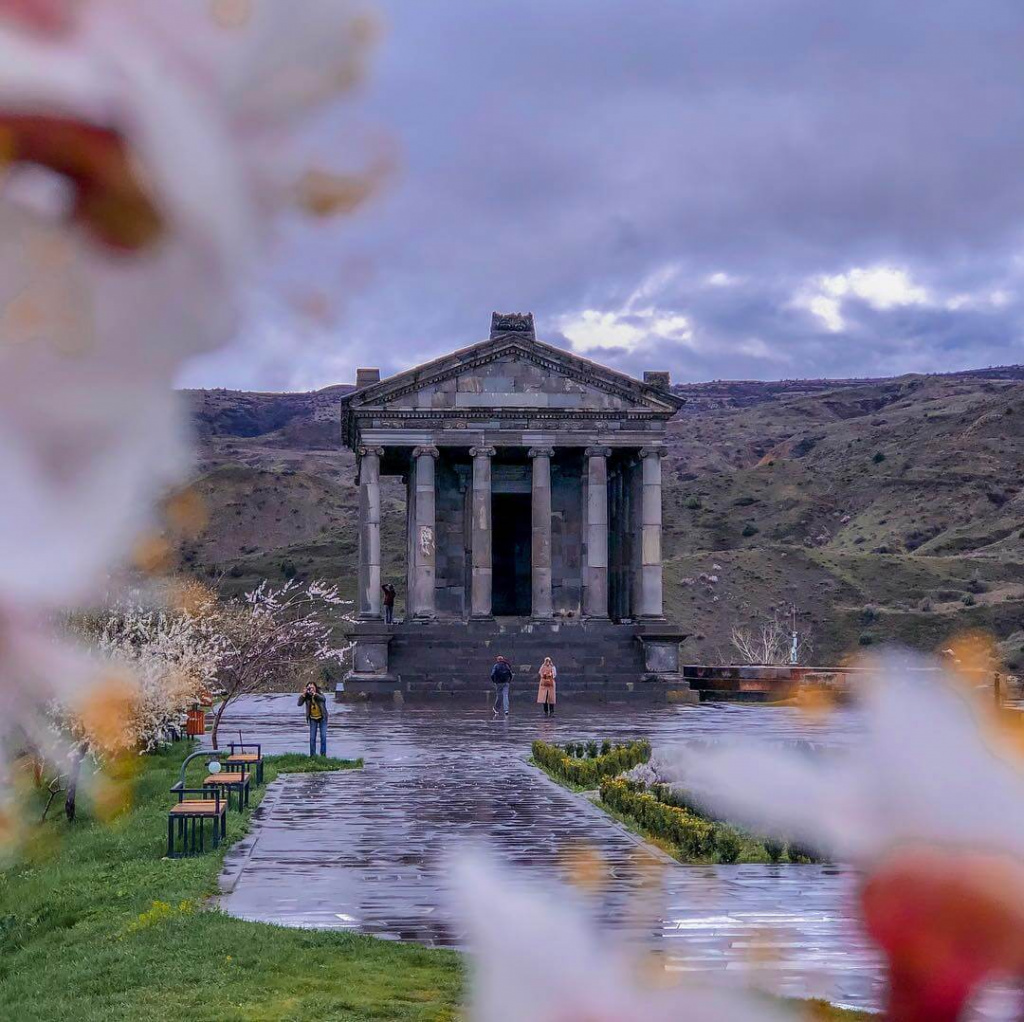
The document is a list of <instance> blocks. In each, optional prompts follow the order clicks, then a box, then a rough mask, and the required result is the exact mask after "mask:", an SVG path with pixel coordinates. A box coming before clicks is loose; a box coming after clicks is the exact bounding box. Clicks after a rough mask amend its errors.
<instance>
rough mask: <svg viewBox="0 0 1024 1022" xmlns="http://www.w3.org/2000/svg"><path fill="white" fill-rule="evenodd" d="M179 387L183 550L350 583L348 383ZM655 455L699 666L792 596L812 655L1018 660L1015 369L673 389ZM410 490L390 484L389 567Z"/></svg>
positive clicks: (249, 574) (1023, 605) (189, 557)
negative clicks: (184, 405)
mask: <svg viewBox="0 0 1024 1022" xmlns="http://www.w3.org/2000/svg"><path fill="white" fill-rule="evenodd" d="M348 389H350V388H347V387H331V388H328V389H326V390H322V391H318V392H316V393H312V394H252V393H240V392H232V391H223V390H213V391H190V392H188V399H189V400H190V401H191V403H192V407H193V412H194V420H195V423H196V430H197V433H198V435H199V441H200V460H199V467H198V483H197V486H198V489H199V491H200V492H201V493H202V494H203V496H204V498H205V500H206V502H207V505H208V507H209V509H210V516H211V523H210V527H209V528H208V530H207V532H206V533H205V534H204V536H203V537H202V538H201V540H200V541H198V542H196V543H193V544H190V545H189V546H188V547H186V548H185V549H184V550H183V554H182V556H183V559H184V562H185V565H186V566H187V567H188V569H189V570H191V571H193V572H195V573H196V574H199V575H203V576H206V577H220V578H221V580H222V583H221V584H222V586H223V588H224V589H225V590H226V591H228V592H234V591H238V590H240V589H242V588H244V587H246V586H248V585H250V584H251V583H252V582H253V581H254V580H255V579H257V578H260V577H263V576H265V575H266V576H269V577H272V578H277V579H281V578H283V577H285V575H290V574H293V573H297V574H299V575H301V576H306V575H322V576H325V577H328V578H331V579H333V580H336V581H337V582H339V584H340V585H341V586H342V587H343V588H344V589H345V590H347V591H349V592H351V591H352V590H353V589H354V575H355V545H356V531H355V489H354V485H353V483H354V478H353V477H354V462H353V456H352V454H351V453H350V452H347V451H344V450H342V449H341V448H340V443H339V437H338V434H339V429H338V399H339V398H340V396H341V395H342V394H344V393H346V392H347V391H348ZM676 390H677V392H678V393H680V394H682V395H683V396H685V397H686V398H687V402H688V403H687V405H686V407H685V408H684V409H683V410H682V412H681V413H680V414H679V415H678V416H677V418H676V420H674V421H673V422H672V423H671V424H670V426H669V444H670V456H669V457H668V458H667V459H666V462H665V466H664V468H665V484H666V485H665V556H666V565H665V568H666V602H667V611H668V613H669V614H670V616H671V617H672V618H674V619H675V620H676V621H678V622H679V623H680V624H681V625H683V626H684V627H686V628H687V629H690V630H692V631H693V633H694V637H693V638H692V639H690V640H689V641H688V643H687V645H686V647H684V649H685V651H686V657H687V659H688V660H691V661H712V660H716V659H721V658H724V659H731V653H730V651H729V635H730V632H731V629H732V628H733V627H734V626H735V625H744V624H750V623H752V622H756V621H759V620H760V619H762V618H763V617H765V616H767V615H771V614H773V613H775V612H778V611H784V610H786V609H788V608H789V607H790V606H795V607H796V609H797V613H798V617H799V620H800V628H801V630H802V631H804V632H805V633H807V634H809V635H810V637H811V640H812V642H813V647H814V655H813V659H814V660H815V661H817V662H820V663H824V662H828V661H834V660H836V659H837V658H839V657H841V656H843V655H844V654H846V653H849V652H851V651H855V650H857V649H859V648H862V647H864V646H868V645H872V644H875V643H878V642H883V641H887V640H897V641H900V642H904V643H909V644H911V645H913V646H916V647H919V648H923V649H934V648H935V647H936V646H937V645H939V644H941V643H944V642H945V641H947V640H948V639H949V638H950V637H951V636H952V635H954V634H956V633H958V632H961V631H964V630H967V629H974V628H983V629H987V630H989V631H991V632H993V633H995V635H996V636H997V638H998V639H999V640H1001V643H1002V646H1001V648H1002V651H1003V653H1004V657H1005V659H1006V660H1007V662H1008V663H1009V664H1011V665H1013V666H1014V667H1015V668H1016V667H1020V666H1021V665H1024V490H1022V487H1021V482H1020V480H1021V479H1022V477H1024V367H1019V366H1018V367H1009V368H1004V369H986V370H978V371H974V372H965V373H956V374H950V375H944V376H908V377H901V378H898V379H888V380H841V381H835V380H833V381H827V380H803V381H800V380H789V381H781V382H775V383H759V382H745V381H740V382H713V383H705V384H687V385H684V386H680V387H677V388H676ZM404 506H405V499H404V491H403V488H402V487H401V484H400V483H399V482H398V481H397V480H387V481H386V483H385V487H384V498H383V514H384V521H383V547H384V551H385V562H386V563H385V572H386V574H390V575H392V576H398V575H400V574H401V573H402V571H403V568H402V565H401V558H402V557H404V538H403V537H404Z"/></svg>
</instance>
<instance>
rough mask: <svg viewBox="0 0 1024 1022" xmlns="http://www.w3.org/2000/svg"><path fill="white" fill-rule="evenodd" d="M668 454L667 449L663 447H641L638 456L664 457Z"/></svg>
mask: <svg viewBox="0 0 1024 1022" xmlns="http://www.w3.org/2000/svg"><path fill="white" fill-rule="evenodd" d="M666 454H668V450H667V448H665V447H641V448H640V457H641V458H664V457H665V455H666Z"/></svg>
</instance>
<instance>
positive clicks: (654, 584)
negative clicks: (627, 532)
mask: <svg viewBox="0 0 1024 1022" xmlns="http://www.w3.org/2000/svg"><path fill="white" fill-rule="evenodd" d="M664 454H665V450H664V448H662V447H644V448H642V449H641V451H640V457H641V458H642V459H643V500H642V511H641V518H640V549H641V553H640V573H641V580H640V608H639V616H640V617H656V618H660V617H664V608H663V606H662V579H661V459H662V457H663V456H664Z"/></svg>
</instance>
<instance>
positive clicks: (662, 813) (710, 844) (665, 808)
mask: <svg viewBox="0 0 1024 1022" xmlns="http://www.w3.org/2000/svg"><path fill="white" fill-rule="evenodd" d="M601 801H602V802H603V803H604V804H605V805H607V806H609V807H610V808H612V809H614V810H615V811H616V812H619V813H621V814H622V815H623V816H628V817H629V818H630V819H631V820H632V821H633V822H634V823H635V824H636V825H637V826H638V827H639V828H640V829H641V830H643V831H646V832H647V833H648V834H651V835H653V836H654V837H658V838H661V839H662V840H663V841H668V842H669V843H670V844H673V845H675V846H676V847H677V848H678V849H679V850H680V852H681V853H682V855H683V857H685V858H687V859H709V858H711V857H712V856H713V854H714V850H715V847H714V845H715V824H714V823H711V822H710V821H708V820H703V819H701V818H700V817H699V816H697V815H695V814H694V813H691V812H690V811H689V810H688V809H682V808H680V807H678V806H670V805H667V804H666V803H665V802H662V801H660V800H659V799H657V798H655V796H654V795H652V794H650V793H649V792H646V791H642V790H639V788H638V786H637V785H635V784H632V783H631V782H629V781H626V780H623V779H622V778H613V777H609V778H606V779H605V780H604V781H603V782H602V783H601ZM726 861H728V860H726Z"/></svg>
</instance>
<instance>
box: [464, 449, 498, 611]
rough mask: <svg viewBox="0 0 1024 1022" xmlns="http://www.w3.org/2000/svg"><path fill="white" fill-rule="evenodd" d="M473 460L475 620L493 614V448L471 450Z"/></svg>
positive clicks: (472, 607)
mask: <svg viewBox="0 0 1024 1022" xmlns="http://www.w3.org/2000/svg"><path fill="white" fill-rule="evenodd" d="M469 453H470V455H471V456H472V458H473V499H472V514H473V522H472V527H471V531H470V547H471V551H470V557H471V561H470V563H471V574H470V611H471V613H472V616H473V617H490V616H491V613H492V607H491V592H492V581H493V579H492V576H493V567H492V556H491V458H493V457H494V448H493V447H471V448H470V450H469Z"/></svg>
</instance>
